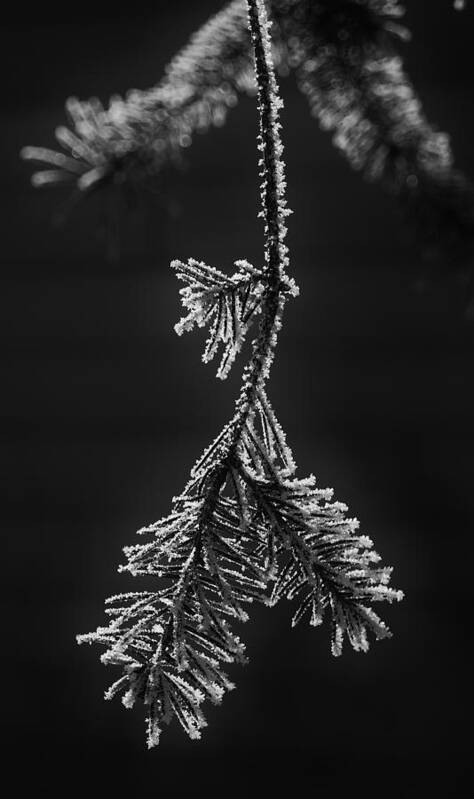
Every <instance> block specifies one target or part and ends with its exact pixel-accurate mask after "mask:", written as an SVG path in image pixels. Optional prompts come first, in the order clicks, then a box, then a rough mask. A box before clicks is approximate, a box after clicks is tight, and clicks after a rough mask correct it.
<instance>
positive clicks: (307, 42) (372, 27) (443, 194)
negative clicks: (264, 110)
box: [273, 0, 474, 264]
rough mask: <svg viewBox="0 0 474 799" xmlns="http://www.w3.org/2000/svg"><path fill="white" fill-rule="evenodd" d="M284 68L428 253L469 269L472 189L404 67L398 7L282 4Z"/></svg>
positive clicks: (365, 2) (392, 1)
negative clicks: (398, 207)
mask: <svg viewBox="0 0 474 799" xmlns="http://www.w3.org/2000/svg"><path fill="white" fill-rule="evenodd" d="M273 7H274V14H275V18H276V20H277V23H278V25H279V27H280V33H279V35H280V39H281V41H282V42H283V43H284V46H286V47H287V53H286V56H283V57H284V58H286V60H287V61H288V62H289V64H291V67H292V69H293V70H294V72H295V76H296V80H297V82H298V85H299V88H300V90H301V91H302V93H303V94H304V95H305V96H306V98H307V101H308V104H309V108H310V111H311V114H312V115H313V116H314V117H315V118H316V119H317V120H318V122H319V124H320V126H321V128H322V129H323V130H325V131H328V132H330V133H332V134H333V139H332V140H333V143H334V145H335V146H336V148H337V149H338V150H340V152H341V153H342V154H343V155H344V156H345V157H346V159H347V160H348V161H349V163H350V165H351V166H352V167H353V168H354V169H356V170H359V171H361V172H362V173H363V174H364V175H365V177H366V178H368V179H369V180H370V181H372V182H379V183H381V185H382V186H383V187H384V188H385V189H386V190H387V191H388V192H389V193H390V194H391V195H392V196H395V197H397V198H398V200H399V201H400V203H401V207H402V210H403V213H404V216H405V217H406V220H407V222H408V223H409V224H410V226H411V227H412V229H413V231H414V233H415V234H416V239H417V241H418V243H419V246H420V248H421V251H422V253H423V254H424V255H426V256H429V258H430V259H433V258H434V257H440V256H441V257H443V256H449V259H450V264H453V262H459V263H466V262H469V261H470V259H471V258H472V255H473V251H474V187H473V186H472V184H471V183H470V181H469V180H468V179H466V177H465V176H464V175H462V173H461V172H459V170H457V169H455V167H454V156H453V152H452V149H451V146H450V141H449V136H448V135H447V134H446V133H443V132H441V131H439V130H436V129H435V128H434V127H433V125H431V124H430V123H429V122H428V120H427V118H426V116H425V114H424V111H423V107H422V103H421V101H420V98H419V97H418V96H417V94H416V92H415V89H414V87H413V85H412V83H411V82H410V80H409V77H408V76H407V74H406V72H405V70H404V68H403V61H402V58H401V56H400V53H399V51H398V47H397V45H398V43H399V42H400V41H406V40H408V39H409V38H410V32H409V31H408V29H407V28H406V27H405V26H403V25H402V24H401V19H402V17H403V14H404V9H403V6H402V5H401V3H400V2H399V0H344V2H337V3H335V2H332V0H314V2H313V1H312V2H303V3H300V2H299V0H274V2H273Z"/></svg>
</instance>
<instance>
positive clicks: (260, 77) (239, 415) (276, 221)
mask: <svg viewBox="0 0 474 799" xmlns="http://www.w3.org/2000/svg"><path fill="white" fill-rule="evenodd" d="M247 5H248V12H249V27H250V33H251V37H252V44H253V47H254V56H255V76H256V79H257V86H258V109H259V115H260V119H259V136H258V149H259V151H260V152H261V154H262V155H261V158H260V161H259V166H260V176H261V178H262V184H261V201H262V210H261V212H260V214H259V216H261V217H263V220H264V226H265V228H264V229H265V270H264V274H265V290H264V294H263V297H262V303H261V315H262V316H261V322H260V326H259V330H258V335H257V338H256V339H255V341H254V342H253V349H252V356H251V358H250V361H249V363H248V365H247V367H246V368H245V371H244V379H243V385H242V389H241V392H240V396H239V399H238V400H237V410H236V414H235V417H234V421H233V448H234V449H235V447H236V445H237V444H238V440H239V438H240V434H241V431H242V427H243V425H244V424H245V421H246V419H247V417H248V415H249V413H250V412H251V411H252V410H253V408H254V405H255V396H256V392H257V390H258V388H259V387H261V386H262V385H263V383H264V382H265V380H266V379H267V378H268V375H269V370H270V365H271V361H272V357H273V351H274V348H275V346H276V337H277V333H278V330H279V329H280V327H281V313H282V310H283V305H284V301H285V294H286V291H285V290H286V289H287V288H288V280H287V279H285V278H286V275H285V266H286V265H287V263H288V257H287V248H286V246H285V244H284V239H285V235H286V226H285V224H284V220H285V216H287V215H288V213H289V211H288V210H287V208H286V200H285V196H284V195H285V185H286V184H285V178H284V166H283V162H282V160H281V154H282V151H283V146H282V143H281V139H280V134H279V130H280V122H279V109H280V108H281V106H282V102H281V100H280V97H279V95H278V86H277V82H276V78H275V73H274V69H273V62H272V53H271V40H270V35H269V28H270V24H269V21H268V16H267V11H266V8H265V5H264V2H263V0H248V2H247Z"/></svg>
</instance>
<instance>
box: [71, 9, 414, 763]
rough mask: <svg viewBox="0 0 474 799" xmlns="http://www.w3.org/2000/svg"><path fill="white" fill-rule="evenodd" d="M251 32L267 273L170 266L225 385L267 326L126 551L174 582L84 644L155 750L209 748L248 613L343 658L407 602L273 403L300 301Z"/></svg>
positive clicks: (134, 598)
mask: <svg viewBox="0 0 474 799" xmlns="http://www.w3.org/2000/svg"><path fill="white" fill-rule="evenodd" d="M248 20H249V27H250V31H251V38H252V44H253V48H254V58H255V74H256V77H257V85H258V109H259V118H260V127H259V134H258V150H259V155H260V160H259V167H260V176H261V180H262V183H261V208H262V210H261V212H260V215H261V216H262V217H263V221H264V233H265V238H264V264H263V267H262V269H260V270H259V269H255V268H254V267H252V266H250V264H249V263H248V262H247V261H237V262H236V266H237V267H238V271H237V272H236V273H235V274H234V275H232V276H231V277H227V276H226V275H225V274H224V273H223V272H220V271H219V270H217V269H214V268H212V267H209V266H207V265H206V264H204V263H202V262H199V261H196V260H194V259H189V260H188V262H187V263H183V262H182V261H173V262H172V267H173V269H174V270H175V272H176V274H177V276H178V277H179V278H180V279H181V280H182V281H183V282H184V283H185V284H186V285H185V287H184V288H182V289H181V298H182V301H183V305H184V307H185V309H186V311H187V312H188V313H187V315H186V316H185V317H184V318H183V319H182V320H181V321H180V322H179V323H178V325H177V331H178V333H181V332H183V331H184V330H190V329H191V328H192V327H193V326H194V325H197V326H201V327H202V326H205V325H208V326H209V329H210V334H209V339H208V341H207V344H206V349H205V352H204V360H210V359H211V358H212V357H213V356H214V354H215V352H216V350H217V349H218V347H219V346H222V348H223V356H222V360H221V364H220V366H219V369H218V376H219V377H225V375H226V374H227V371H228V369H229V368H230V365H231V363H232V361H233V359H234V357H235V355H236V353H237V352H238V350H239V349H240V347H241V345H242V343H243V340H244V337H245V334H246V333H247V329H248V327H249V326H250V324H251V322H253V321H254V316H255V317H256V316H257V313H258V327H257V331H256V335H255V338H254V340H253V341H252V343H251V356H250V360H249V362H248V364H247V366H246V367H245V369H244V373H243V380H242V385H241V389H240V393H239V395H238V398H237V401H236V404H235V412H234V415H233V416H232V418H231V419H230V421H229V422H228V423H227V424H226V425H225V427H224V428H223V430H222V431H221V432H220V433H219V435H218V436H217V437H216V439H215V440H214V442H213V443H212V444H211V445H210V446H209V447H208V448H207V449H206V451H205V452H204V454H203V455H202V457H201V458H200V459H199V460H198V461H197V463H196V464H195V466H194V468H193V469H192V471H191V476H190V479H189V482H188V484H187V485H186V487H185V489H184V491H183V492H182V494H180V495H179V496H178V497H176V498H175V499H174V500H173V507H172V510H171V513H170V515H169V516H167V517H166V518H164V519H161V520H159V521H157V522H156V523H154V524H151V525H149V526H147V527H144V528H143V529H142V530H140V531H139V532H140V533H141V534H143V535H144V536H146V541H145V543H139V544H135V545H133V546H129V547H126V548H125V555H126V559H127V560H126V563H125V564H124V565H123V566H122V567H121V569H122V570H123V571H127V572H129V573H130V574H132V575H134V576H138V577H140V576H147V577H153V578H155V579H156V580H157V581H164V583H165V584H164V585H163V587H160V586H161V583H160V582H157V590H156V591H154V592H141V593H130V594H123V595H119V596H116V597H112V598H111V599H110V600H108V602H107V613H108V615H109V616H110V619H111V620H110V623H109V624H108V625H107V626H103V627H99V628H98V629H97V630H96V631H95V632H93V633H89V634H86V635H82V636H79V641H80V642H88V643H99V644H101V645H103V646H105V648H106V651H105V653H104V654H103V656H102V661H103V662H104V663H106V664H108V665H114V666H119V667H121V668H122V675H121V676H120V677H119V679H118V680H116V682H114V683H113V685H112V686H111V687H110V688H109V690H108V691H107V693H106V698H112V697H113V696H115V695H117V694H119V693H121V694H122V702H123V704H124V706H125V707H126V708H130V707H132V706H133V705H134V704H135V703H136V702H137V701H140V702H143V704H144V705H145V707H146V709H147V735H148V738H147V740H148V745H149V746H150V747H153V746H155V745H156V744H157V743H158V741H159V737H160V733H161V729H162V726H163V724H167V723H169V722H170V721H171V720H172V719H173V718H176V719H177V720H178V721H179V723H180V724H181V725H182V727H183V729H184V730H185V731H186V732H187V733H188V735H189V736H190V737H191V738H199V737H200V734H201V730H202V728H203V727H204V726H205V725H206V721H205V718H204V715H203V710H202V707H201V706H202V704H203V702H204V701H205V700H206V699H210V700H211V701H212V702H220V701H221V699H222V696H223V695H224V693H225V691H226V690H230V689H231V688H232V687H233V685H232V683H231V682H230V680H229V678H228V676H227V674H226V672H225V670H224V669H225V668H226V667H227V666H228V665H230V664H232V663H236V662H237V663H244V662H245V647H244V645H243V643H242V642H241V640H240V639H239V637H238V636H237V635H236V634H235V632H234V631H233V629H232V626H231V625H232V622H233V621H246V620H247V618H248V614H247V610H246V606H247V605H249V604H250V603H252V602H254V601H261V602H265V603H266V604H270V605H273V604H275V603H276V602H278V600H279V599H281V598H283V597H286V598H288V599H294V598H296V599H297V600H298V602H299V605H298V606H297V608H296V611H295V612H294V615H293V624H295V623H297V622H298V621H299V620H300V619H301V618H302V617H303V616H305V614H308V615H309V617H310V623H311V624H313V625H317V624H320V623H321V622H322V621H323V616H324V615H325V613H326V612H327V613H328V614H330V615H331V619H332V636H331V648H332V652H333V654H334V655H339V654H340V653H341V649H342V642H343V639H344V636H347V638H348V640H349V641H350V643H351V644H352V646H353V647H354V649H355V650H357V651H366V650H367V647H368V638H367V632H368V631H370V632H372V633H373V634H374V635H375V637H376V638H383V637H387V636H388V635H389V631H388V629H387V627H386V626H385V624H384V623H383V622H382V621H381V620H380V619H379V617H378V616H377V615H376V614H375V613H374V611H373V610H372V608H371V604H372V603H373V602H375V601H380V600H388V601H391V600H393V599H400V598H401V593H400V592H398V591H395V590H393V589H391V588H389V587H388V582H389V578H390V569H387V568H384V567H380V566H379V565H378V562H379V557H378V555H376V554H375V553H374V552H373V549H372V542H371V541H370V540H369V539H368V538H367V537H366V536H360V535H358V534H357V533H356V530H357V522H356V521H355V520H352V519H348V518H347V517H346V515H345V512H346V507H345V506H344V505H343V504H341V503H337V502H332V501H331V498H332V492H331V491H330V490H328V489H325V490H320V489H318V488H317V487H316V484H315V479H314V477H309V478H307V479H298V478H296V477H295V476H294V474H295V471H296V464H295V461H294V458H293V455H292V452H291V450H290V448H289V447H288V444H287V442H286V437H285V433H284V431H283V429H282V427H281V425H280V423H279V421H278V419H277V416H276V414H275V412H274V410H273V408H272V405H271V403H270V400H269V398H268V395H267V391H266V386H265V383H266V380H267V377H268V374H269V370H270V365H271V362H272V359H273V356H274V351H275V346H276V341H277V335H278V332H279V330H280V328H281V323H282V314H283V310H284V306H285V303H286V301H287V300H288V299H289V297H291V296H296V294H297V288H296V286H295V284H294V283H293V281H292V280H291V278H289V277H288V276H287V274H286V269H287V267H288V265H289V258H288V250H287V247H286V245H285V243H284V241H285V236H286V226H285V221H286V217H287V215H288V209H287V207H286V199H285V188H286V182H285V174H284V165H283V161H282V152H283V146H282V143H281V139H280V121H279V112H280V108H281V105H282V104H281V101H280V99H279V96H278V88H277V84H276V80H275V75H274V72H273V66H272V57H271V45H270V36H269V23H268V20H267V15H266V8H265V4H264V2H263V0H248ZM256 321H257V320H256V319H255V322H256Z"/></svg>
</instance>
